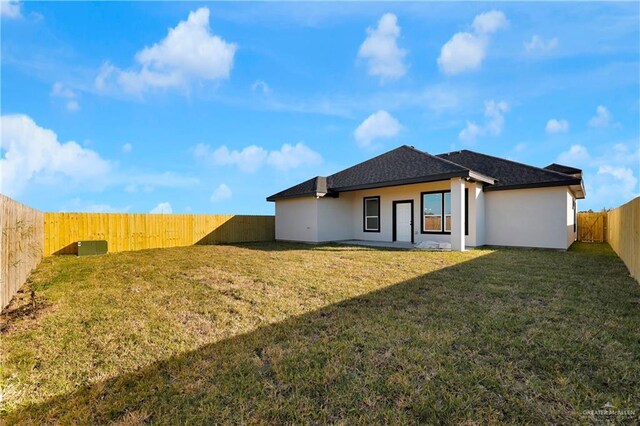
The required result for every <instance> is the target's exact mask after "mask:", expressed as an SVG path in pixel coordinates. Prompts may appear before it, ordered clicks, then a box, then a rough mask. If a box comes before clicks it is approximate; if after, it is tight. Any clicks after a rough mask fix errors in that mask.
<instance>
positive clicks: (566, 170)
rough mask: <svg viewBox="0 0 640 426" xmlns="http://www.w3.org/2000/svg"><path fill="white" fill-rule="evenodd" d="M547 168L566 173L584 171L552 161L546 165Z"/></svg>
mask: <svg viewBox="0 0 640 426" xmlns="http://www.w3.org/2000/svg"><path fill="white" fill-rule="evenodd" d="M545 169H547V170H553V171H554V172H560V173H564V174H566V175H577V174H579V173H582V170H580V169H576V168H575V167H569V166H565V165H563V164H558V163H551V164H549V165H548V166H547V167H545Z"/></svg>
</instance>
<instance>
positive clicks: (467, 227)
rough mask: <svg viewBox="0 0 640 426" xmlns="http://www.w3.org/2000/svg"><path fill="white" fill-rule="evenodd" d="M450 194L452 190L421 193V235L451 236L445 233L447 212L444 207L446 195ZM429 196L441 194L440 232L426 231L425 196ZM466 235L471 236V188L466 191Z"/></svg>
mask: <svg viewBox="0 0 640 426" xmlns="http://www.w3.org/2000/svg"><path fill="white" fill-rule="evenodd" d="M447 193H448V194H450V193H451V190H448V189H443V190H440V191H424V192H421V193H420V233H421V234H437V235H451V231H445V230H444V229H445V228H446V222H445V220H446V216H447V214H446V211H445V208H444V207H445V205H444V194H447ZM428 194H440V203H441V210H440V211H441V213H440V223H441V228H440V231H425V229H424V196H425V195H428ZM464 235H465V236H468V235H469V188H465V189H464Z"/></svg>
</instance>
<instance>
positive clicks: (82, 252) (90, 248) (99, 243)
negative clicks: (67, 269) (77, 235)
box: [78, 240, 108, 256]
mask: <svg viewBox="0 0 640 426" xmlns="http://www.w3.org/2000/svg"><path fill="white" fill-rule="evenodd" d="M107 250H108V247H107V242H106V241H105V240H94V241H78V256H91V255H95V254H107Z"/></svg>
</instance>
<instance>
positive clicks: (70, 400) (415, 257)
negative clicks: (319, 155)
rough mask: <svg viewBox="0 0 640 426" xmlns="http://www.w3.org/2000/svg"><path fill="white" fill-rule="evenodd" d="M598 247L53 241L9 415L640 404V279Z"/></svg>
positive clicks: (492, 412)
mask: <svg viewBox="0 0 640 426" xmlns="http://www.w3.org/2000/svg"><path fill="white" fill-rule="evenodd" d="M594 247H596V246H581V245H579V246H576V249H574V250H572V251H569V252H556V251H546V250H505V249H491V248H488V249H484V250H474V251H468V252H464V253H439V252H424V251H397V250H378V249H368V248H364V247H347V246H332V245H328V246H317V247H316V246H306V245H295V244H246V245H239V246H198V247H188V248H175V249H162V250H146V251H140V252H132V253H119V254H113V255H108V256H102V257H88V258H76V257H54V258H47V259H46V260H45V261H44V262H43V263H42V264H41V266H40V267H39V268H38V270H37V271H36V273H35V274H34V275H33V276H32V278H31V281H30V283H29V285H28V286H27V287H26V289H25V293H24V294H25V295H27V294H30V292H31V291H33V292H34V297H35V300H36V307H37V304H38V303H42V305H43V306H46V308H45V309H42V310H37V309H36V310H34V311H33V312H32V313H29V310H28V309H26V308H25V309H26V310H25V311H24V312H26V314H24V315H14V316H12V315H3V318H2V322H3V335H2V338H3V353H2V357H3V359H2V361H3V363H2V380H3V390H4V400H3V403H2V404H3V405H2V409H3V414H4V415H3V417H5V419H6V421H7V422H8V423H26V424H41V423H84V424H95V423H110V422H117V423H118V424H142V423H164V424H174V423H202V422H206V423H211V422H213V423H309V422H311V423H437V422H446V423H450V422H453V423H465V422H480V423H542V422H552V423H571V422H576V421H577V422H581V421H582V422H584V421H587V422H588V421H591V420H593V419H589V418H585V417H583V416H582V413H583V411H584V410H590V409H597V408H600V407H601V406H602V405H603V404H605V403H607V402H611V403H612V404H614V405H616V406H618V407H619V408H620V409H635V410H636V412H640V407H639V406H638V401H640V392H639V391H638V389H639V388H640V382H639V379H638V377H640V365H639V363H638V359H639V358H640V334H639V331H638V327H637V324H638V323H640V305H639V304H638V303H637V301H638V300H640V287H639V286H638V285H637V283H636V282H634V281H633V280H632V279H631V278H630V277H629V276H628V274H627V272H626V269H625V268H624V265H623V264H622V262H621V261H620V260H619V259H618V258H617V257H616V256H615V254H613V253H612V252H611V250H610V249H609V248H608V247H606V246H597V247H598V248H597V249H594ZM23 299H24V300H18V301H17V302H16V304H15V305H14V306H13V307H12V308H13V309H16V310H20V309H22V308H21V306H22V305H23V304H28V303H30V302H29V300H30V297H24V298H23ZM25 306H26V305H25ZM618 420H620V421H626V420H628V419H624V418H620V419H618Z"/></svg>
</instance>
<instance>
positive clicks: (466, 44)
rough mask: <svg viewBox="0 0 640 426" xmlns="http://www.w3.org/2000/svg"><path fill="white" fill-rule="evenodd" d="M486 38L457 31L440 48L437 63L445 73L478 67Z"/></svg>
mask: <svg viewBox="0 0 640 426" xmlns="http://www.w3.org/2000/svg"><path fill="white" fill-rule="evenodd" d="M486 47H487V39H486V38H484V37H478V36H476V35H474V34H471V33H457V34H454V36H453V37H451V40H449V41H448V42H446V43H445V44H444V46H442V49H441V50H440V56H439V57H438V65H439V66H440V69H441V70H442V71H443V72H444V73H445V74H459V73H461V72H464V71H472V70H475V69H478V68H480V64H482V61H483V60H484V57H485V54H486V52H485V51H486Z"/></svg>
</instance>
